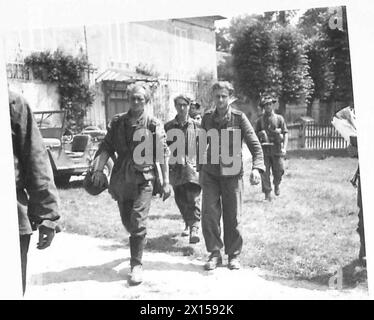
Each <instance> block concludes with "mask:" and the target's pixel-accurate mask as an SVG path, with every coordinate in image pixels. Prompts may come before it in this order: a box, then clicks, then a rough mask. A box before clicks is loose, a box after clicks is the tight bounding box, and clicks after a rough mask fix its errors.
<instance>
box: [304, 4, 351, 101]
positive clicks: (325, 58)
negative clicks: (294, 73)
mask: <svg viewBox="0 0 374 320" xmlns="http://www.w3.org/2000/svg"><path fill="white" fill-rule="evenodd" d="M339 12H341V13H342V16H341V17H340V18H341V19H342V23H343V30H339V29H337V28H336V29H332V28H331V26H330V25H329V21H330V19H332V18H333V17H334V15H333V14H334V13H333V12H331V11H330V10H329V8H317V9H310V10H307V11H306V12H305V13H304V14H303V16H302V17H301V18H300V21H299V24H298V26H299V27H300V29H301V30H302V33H303V34H304V38H305V41H306V47H307V56H308V59H309V66H310V74H311V77H312V79H313V82H314V94H313V98H318V99H320V100H321V101H326V102H331V101H340V102H343V103H344V104H347V105H348V104H352V103H353V88H352V77H351V63H350V54H349V41H348V26H347V17H346V10H345V7H340V10H339Z"/></svg>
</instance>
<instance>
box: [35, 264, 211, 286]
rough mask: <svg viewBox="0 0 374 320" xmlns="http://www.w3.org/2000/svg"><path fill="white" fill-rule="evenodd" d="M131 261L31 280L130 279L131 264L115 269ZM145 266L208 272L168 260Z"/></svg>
mask: <svg viewBox="0 0 374 320" xmlns="http://www.w3.org/2000/svg"><path fill="white" fill-rule="evenodd" d="M126 261H129V258H126V259H117V260H114V261H112V262H108V263H105V264H102V265H97V266H88V267H87V266H84V267H76V268H70V269H66V270H63V271H59V272H46V273H40V274H36V275H33V276H32V277H31V279H30V282H31V283H32V284H34V285H48V284H52V283H55V284H56V283H66V282H75V281H90V280H91V281H98V282H113V281H121V280H127V281H128V280H129V272H130V265H129V264H128V265H126V267H124V268H121V269H120V270H118V271H117V270H114V268H116V267H118V266H119V265H120V264H122V263H124V262H126ZM143 266H144V269H145V271H146V270H158V271H167V270H174V271H186V272H187V271H189V272H198V273H201V274H203V275H207V273H206V272H205V271H204V270H203V267H202V266H200V265H197V264H193V263H171V262H166V261H144V262H143Z"/></svg>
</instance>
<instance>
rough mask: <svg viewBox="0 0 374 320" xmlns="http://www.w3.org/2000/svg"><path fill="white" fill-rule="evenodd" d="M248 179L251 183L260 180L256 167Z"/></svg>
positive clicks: (256, 182)
mask: <svg viewBox="0 0 374 320" xmlns="http://www.w3.org/2000/svg"><path fill="white" fill-rule="evenodd" d="M249 181H250V183H251V185H257V184H259V183H260V181H261V175H260V172H259V171H258V170H257V169H253V170H252V172H251V175H250V176H249Z"/></svg>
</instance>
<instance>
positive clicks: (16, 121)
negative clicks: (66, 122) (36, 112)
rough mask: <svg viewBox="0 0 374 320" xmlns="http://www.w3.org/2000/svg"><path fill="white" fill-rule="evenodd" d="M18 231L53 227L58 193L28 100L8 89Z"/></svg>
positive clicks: (56, 218)
mask: <svg viewBox="0 0 374 320" xmlns="http://www.w3.org/2000/svg"><path fill="white" fill-rule="evenodd" d="M9 109H10V122H11V131H12V142H13V156H14V173H15V181H16V190H17V208H18V221H19V232H20V234H21V235H23V234H31V233H32V230H36V228H37V227H38V225H40V224H42V225H45V226H47V227H50V228H55V227H56V223H54V221H56V220H58V219H59V218H60V216H59V214H58V202H59V197H58V193H57V189H56V186H55V184H54V178H53V171H52V167H51V163H50V161H49V157H48V153H47V150H46V148H45V146H44V143H43V138H42V136H41V134H40V131H39V129H38V127H37V124H36V121H35V119H34V116H33V114H32V111H31V109H30V107H29V105H28V104H27V102H26V101H25V100H24V99H23V98H22V97H21V96H19V95H16V94H14V93H12V92H9Z"/></svg>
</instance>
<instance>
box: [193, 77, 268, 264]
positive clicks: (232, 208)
mask: <svg viewBox="0 0 374 320" xmlns="http://www.w3.org/2000/svg"><path fill="white" fill-rule="evenodd" d="M212 92H213V101H214V108H213V109H212V110H210V111H208V112H206V113H205V114H204V116H203V118H202V122H201V129H202V130H205V131H206V132H208V131H209V130H211V131H212V132H213V131H216V132H217V134H218V136H219V140H220V143H219V145H218V146H215V145H214V144H213V142H212V141H213V140H212V139H210V140H209V144H208V147H207V161H206V163H205V164H204V163H201V156H200V154H199V157H198V159H199V170H200V171H201V172H200V178H201V186H202V192H203V194H202V230H203V235H204V239H205V244H206V248H207V251H208V252H209V253H210V256H209V259H208V261H207V263H206V264H205V269H206V270H213V269H215V268H216V267H217V266H218V265H220V264H221V263H222V256H221V252H220V251H221V249H222V247H223V244H224V247H225V253H226V254H227V255H228V267H229V268H230V269H239V268H240V260H239V256H240V253H241V250H242V245H243V239H242V236H241V231H240V216H241V211H242V192H243V164H242V155H241V150H242V141H243V140H244V141H245V143H246V144H247V146H248V148H249V150H250V152H251V154H252V157H253V164H252V171H251V175H250V181H251V183H252V184H258V183H259V182H260V179H261V178H260V173H261V172H262V171H263V170H264V169H265V166H264V162H263V154H262V149H261V145H260V142H259V141H258V138H257V136H256V134H255V132H254V130H253V128H252V125H251V124H250V122H249V120H248V119H247V117H246V116H245V115H244V114H243V113H242V112H241V111H238V110H236V109H233V108H232V106H231V105H230V100H231V98H232V94H233V87H232V85H231V84H230V83H229V82H226V81H224V82H218V83H215V84H214V85H213V87H212ZM233 130H238V131H237V132H239V133H240V136H239V137H240V139H239V141H235V140H234V138H232V139H231V140H229V145H228V146H223V145H221V142H222V137H223V134H224V132H226V133H230V131H233ZM233 137H235V135H234V134H233ZM200 138H201V137H200V136H199V144H201V143H202V141H201V139H200ZM235 144H237V145H238V146H239V154H237V155H235V156H236V157H238V158H236V160H239V164H240V166H239V168H238V170H234V171H233V170H231V169H232V168H233V167H231V168H230V167H229V166H227V163H224V161H223V158H222V156H223V154H224V152H226V151H228V150H234V145H235ZM216 147H218V148H219V149H218V153H219V162H218V163H217V161H216V159H214V157H213V155H214V152H213V153H212V151H214V150H213V149H214V148H216ZM225 149H228V150H225ZM199 150H200V147H199ZM216 151H217V150H216ZM221 160H222V161H221ZM233 162H235V158H234V159H233ZM228 169H230V170H228ZM221 216H223V229H224V230H223V231H224V236H223V243H222V240H221V228H220V221H221Z"/></svg>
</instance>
